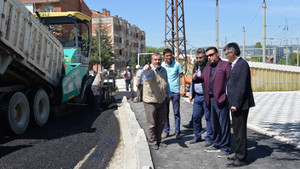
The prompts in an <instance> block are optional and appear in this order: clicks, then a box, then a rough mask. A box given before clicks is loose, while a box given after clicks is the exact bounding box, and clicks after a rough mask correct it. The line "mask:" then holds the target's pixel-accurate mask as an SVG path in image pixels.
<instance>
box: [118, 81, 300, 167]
mask: <svg viewBox="0 0 300 169" xmlns="http://www.w3.org/2000/svg"><path fill="white" fill-rule="evenodd" d="M121 83H122V82H121ZM121 83H120V82H119V85H118V86H120V84H121ZM119 89H120V88H119ZM121 90H122V89H121ZM254 95H255V100H256V107H255V108H253V109H251V110H250V114H249V118H248V165H247V166H244V167H241V168H268V169H277V168H287V169H290V168H299V166H300V149H299V141H300V138H299V124H300V123H299V121H300V118H299V114H300V113H299V112H300V111H299V110H300V109H299V92H268V93H255V94H254ZM291 96H292V97H293V98H291ZM276 99H277V100H276ZM278 99H279V102H277V101H278ZM280 99H281V100H283V101H284V102H280V101H281V100H280ZM128 102H129V103H130V106H131V109H132V111H133V112H134V113H135V115H136V118H137V121H138V122H139V124H140V126H141V128H142V129H143V130H144V131H145V133H146V117H145V111H144V107H143V103H142V102H139V103H133V102H132V101H130V100H129V101H128ZM297 102H298V105H297V104H293V103H297ZM180 104H181V105H180V106H181V107H180V111H181V133H182V136H183V138H182V139H179V140H178V139H175V137H174V136H172V135H171V136H170V137H168V138H166V139H164V140H163V142H164V143H166V144H167V145H168V146H167V147H166V148H161V149H159V150H150V151H151V156H152V160H153V165H154V167H155V168H156V169H159V168H163V169H165V168H176V169H181V168H182V169H183V168H184V169H186V168H191V169H192V168H226V163H228V161H227V160H226V158H218V157H217V153H207V152H205V151H204V147H203V145H204V142H199V143H196V144H189V142H190V141H191V140H192V139H193V136H194V134H193V130H188V129H185V128H183V127H182V125H183V124H187V123H188V122H189V120H190V118H191V114H192V104H190V103H188V102H187V99H186V98H182V99H181V103H180ZM266 106H267V107H266ZM284 114H285V115H284ZM173 117H174V116H173V114H172V108H171V112H170V121H171V132H170V133H173V132H174V118H173ZM202 122H203V126H204V127H205V120H204V118H203V120H202ZM250 128H251V129H250ZM205 134H206V133H204V135H203V136H202V138H204V136H205ZM231 136H232V137H231V140H232V144H231V145H232V146H231V154H230V155H233V153H234V149H235V147H234V137H233V133H232V135H231ZM275 138H276V139H275ZM279 140H281V141H279ZM283 141H284V142H283ZM288 143H289V144H288ZM297 146H298V148H297Z"/></svg>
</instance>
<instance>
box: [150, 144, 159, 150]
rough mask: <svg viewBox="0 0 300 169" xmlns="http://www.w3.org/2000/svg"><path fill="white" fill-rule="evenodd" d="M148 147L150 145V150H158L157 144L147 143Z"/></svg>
mask: <svg viewBox="0 0 300 169" xmlns="http://www.w3.org/2000/svg"><path fill="white" fill-rule="evenodd" d="M149 147H150V148H151V149H152V150H158V145H157V144H153V145H149Z"/></svg>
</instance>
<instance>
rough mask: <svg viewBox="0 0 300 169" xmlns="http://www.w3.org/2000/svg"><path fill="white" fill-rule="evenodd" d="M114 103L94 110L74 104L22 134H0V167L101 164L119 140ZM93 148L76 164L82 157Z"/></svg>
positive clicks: (60, 168) (53, 167) (58, 168)
mask: <svg viewBox="0 0 300 169" xmlns="http://www.w3.org/2000/svg"><path fill="white" fill-rule="evenodd" d="M116 107H117V104H116V103H113V104H111V105H110V106H109V107H108V108H107V109H105V110H104V111H102V112H101V113H100V112H95V111H92V110H88V109H83V108H77V109H75V110H74V111H73V112H71V113H69V114H67V115H65V116H63V117H60V118H51V119H50V120H49V122H48V123H47V125H46V126H44V127H36V126H30V128H29V129H28V130H27V131H26V132H25V133H24V134H22V135H18V136H3V135H2V136H0V168H5V169H10V168H20V169H22V168H24V169H28V168H32V169H35V168H36V169H40V168H43V169H47V168H49V169H64V168H67V169H70V168H74V167H75V166H76V165H77V167H78V166H80V167H81V169H83V168H105V166H107V164H108V162H109V160H110V158H111V157H112V155H113V153H114V150H115V148H116V147H117V145H118V144H119V141H120V139H119V138H120V130H119V123H118V120H117V118H116V116H115V115H114V111H115V110H116ZM91 150H94V151H93V153H91V154H90V156H88V158H87V159H86V160H85V162H83V164H82V165H79V164H78V162H79V161H82V160H83V159H84V157H85V156H86V155H87V154H89V153H90V152H91Z"/></svg>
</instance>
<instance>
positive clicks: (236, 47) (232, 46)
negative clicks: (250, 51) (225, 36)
mask: <svg viewBox="0 0 300 169" xmlns="http://www.w3.org/2000/svg"><path fill="white" fill-rule="evenodd" d="M225 50H227V52H234V53H235V54H236V55H237V56H240V54H241V50H240V47H239V45H238V44H237V43H235V42H232V43H228V44H227V45H226V46H225V48H224V51H225Z"/></svg>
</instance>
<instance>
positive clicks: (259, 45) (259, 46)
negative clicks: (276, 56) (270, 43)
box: [254, 42, 262, 48]
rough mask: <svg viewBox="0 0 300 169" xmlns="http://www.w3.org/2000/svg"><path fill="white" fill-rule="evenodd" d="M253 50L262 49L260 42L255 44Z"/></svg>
mask: <svg viewBox="0 0 300 169" xmlns="http://www.w3.org/2000/svg"><path fill="white" fill-rule="evenodd" d="M254 48H262V46H261V43H260V42H256V44H255V46H254Z"/></svg>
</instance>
